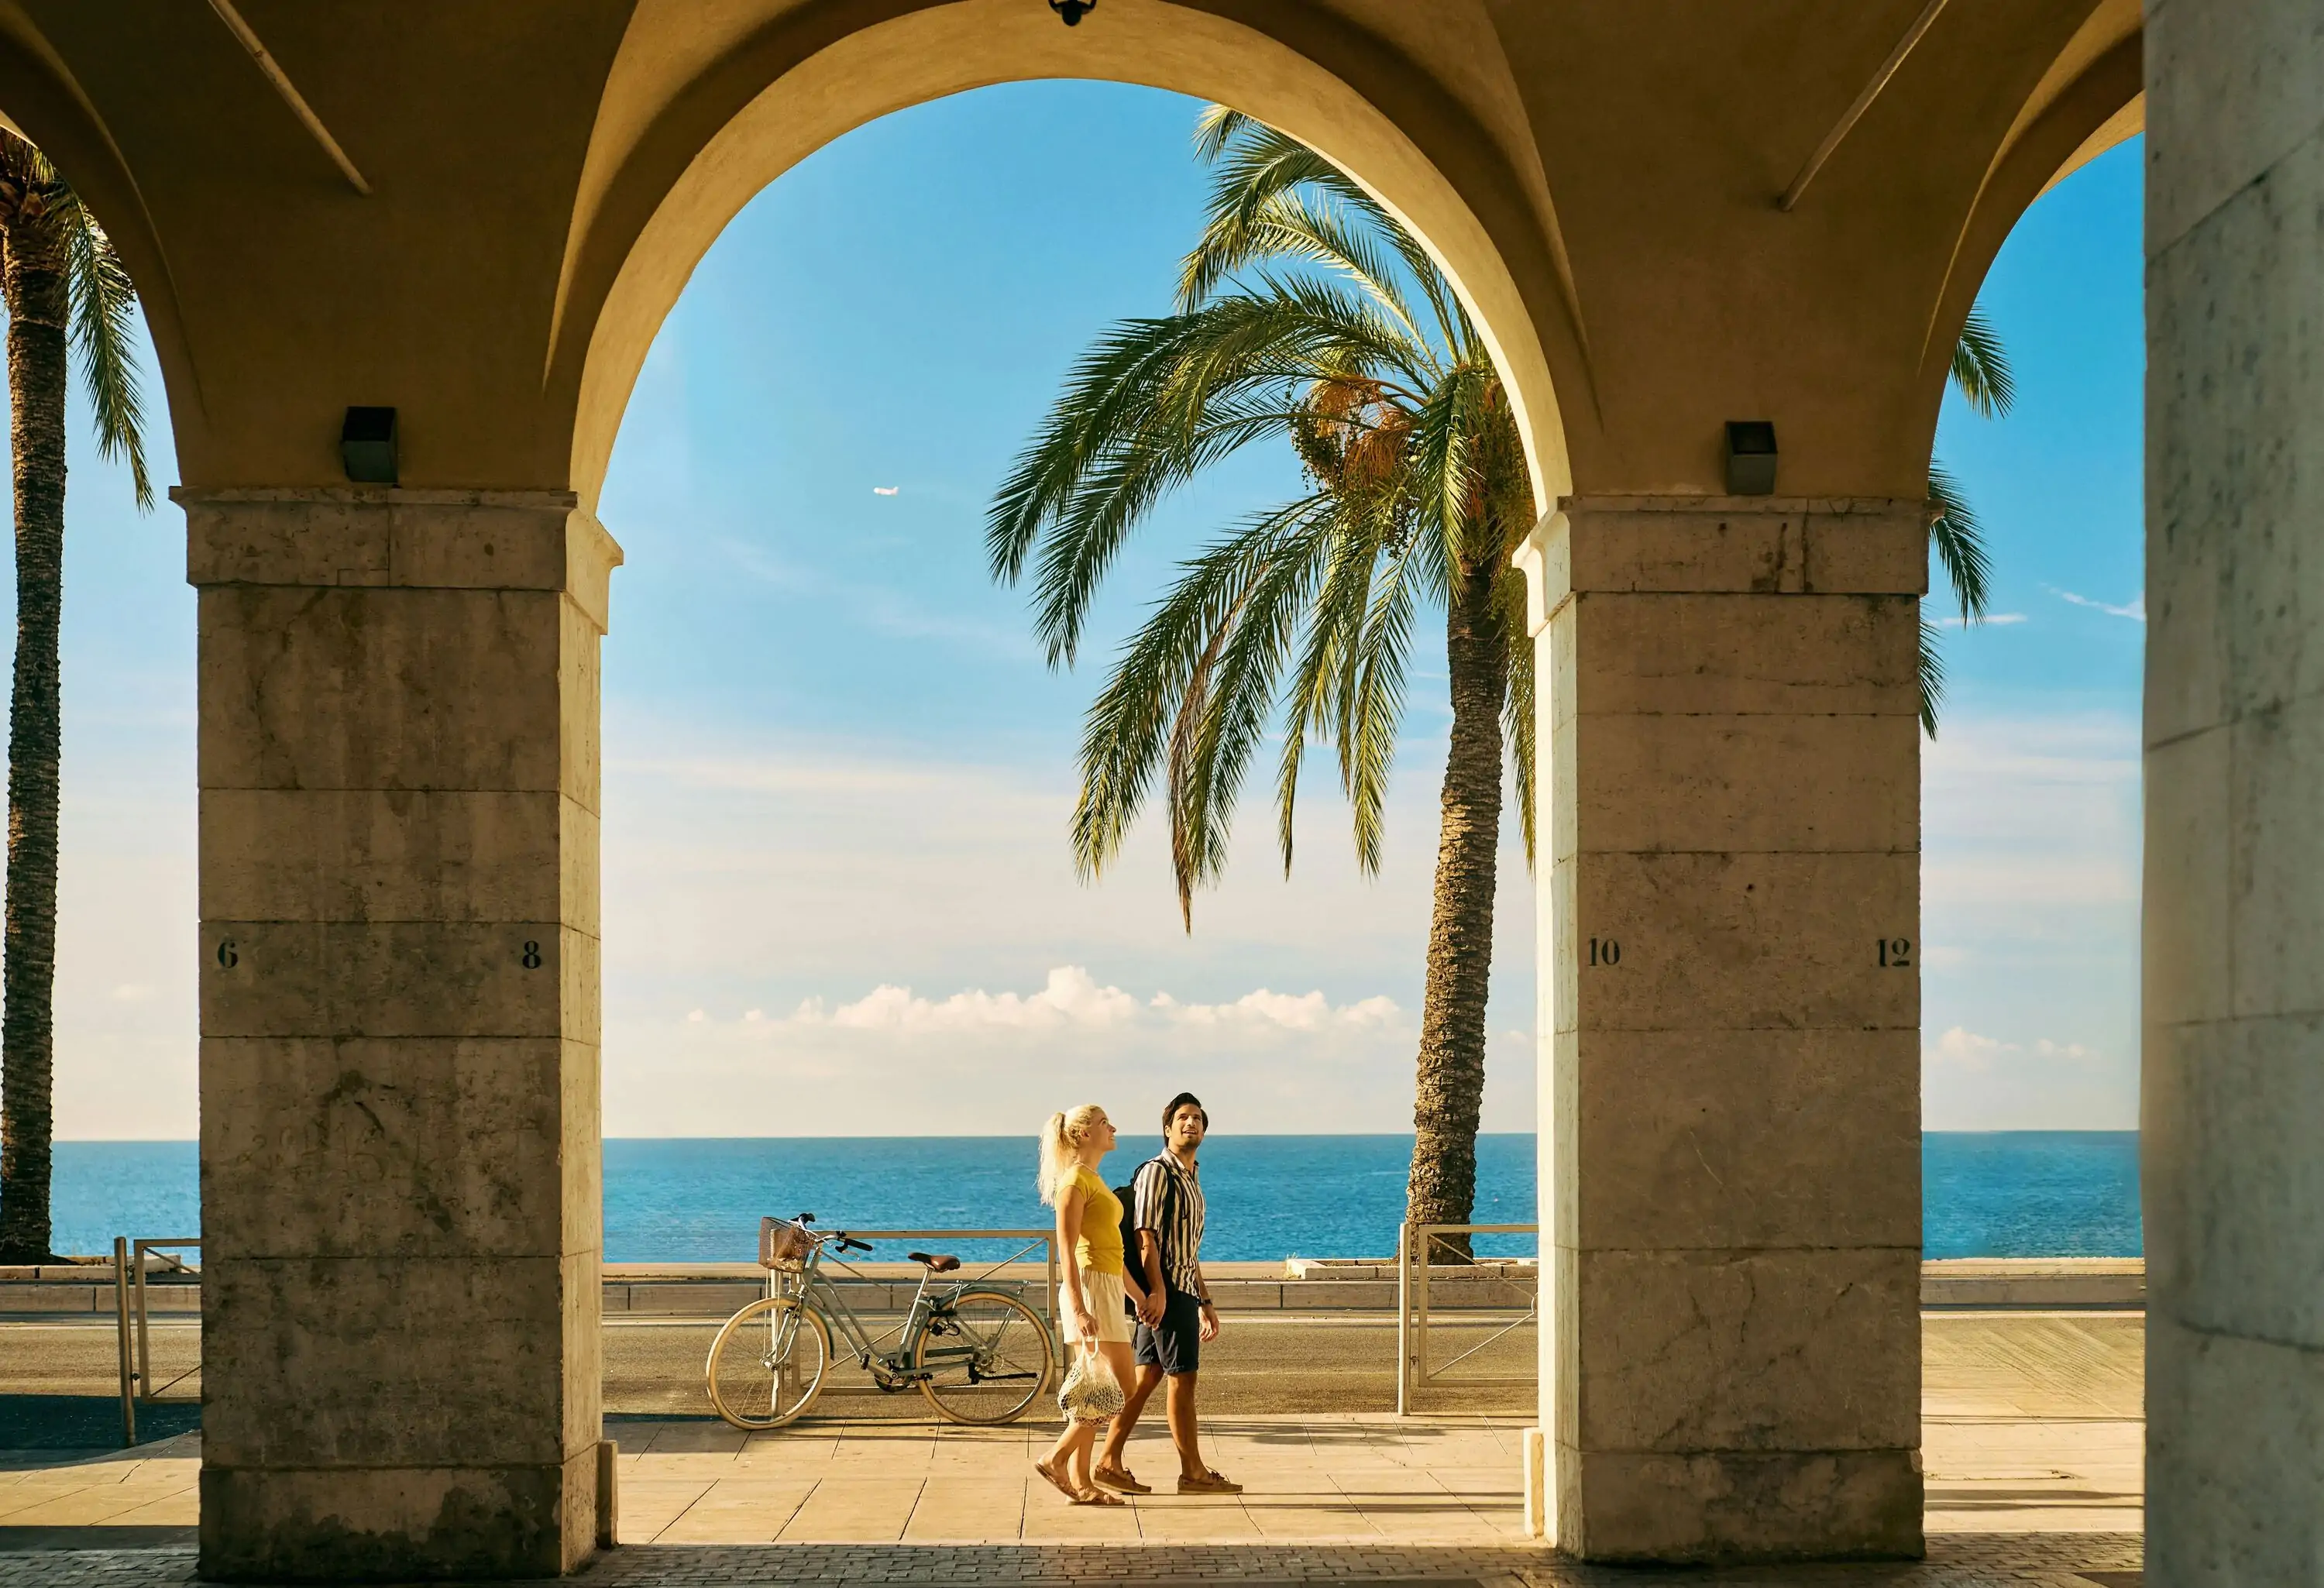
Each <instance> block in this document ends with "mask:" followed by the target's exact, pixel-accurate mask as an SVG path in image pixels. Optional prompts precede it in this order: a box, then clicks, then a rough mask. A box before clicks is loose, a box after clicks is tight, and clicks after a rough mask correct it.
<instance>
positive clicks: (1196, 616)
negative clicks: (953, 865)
mask: <svg viewBox="0 0 2324 1588" xmlns="http://www.w3.org/2000/svg"><path fill="white" fill-rule="evenodd" d="M1332 512H1333V503H1332V501H1331V499H1330V497H1328V496H1327V495H1325V494H1323V493H1320V492H1319V493H1316V494H1312V495H1309V496H1305V497H1303V498H1300V499H1299V500H1297V501H1295V502H1291V503H1286V504H1285V505H1283V506H1282V507H1279V508H1277V509H1276V510H1274V511H1273V512H1268V513H1264V514H1261V515H1259V517H1258V518H1256V519H1253V520H1252V521H1250V522H1249V523H1247V524H1245V525H1244V526H1243V527H1242V528H1241V529H1240V530H1238V531H1235V532H1234V533H1233V534H1231V535H1230V536H1228V537H1227V538H1225V539H1224V540H1221V541H1219V542H1218V543H1216V544H1215V545H1213V546H1212V547H1210V548H1208V549H1205V550H1204V551H1203V553H1202V554H1201V555H1199V556H1197V557H1195V558H1194V559H1192V560H1191V561H1189V562H1187V563H1185V564H1184V565H1183V566H1182V568H1181V570H1180V575H1181V577H1179V578H1178V580H1177V581H1176V583H1175V584H1174V585H1172V586H1171V587H1170V589H1169V590H1168V592H1167V594H1166V595H1164V597H1163V598H1162V600H1161V601H1160V602H1158V603H1157V604H1156V605H1155V607H1154V610H1153V611H1152V612H1151V613H1150V614H1148V617H1147V619H1146V621H1145V623H1142V624H1141V625H1139V629H1138V630H1137V632H1135V633H1133V634H1132V635H1131V636H1130V639H1129V641H1128V642H1125V644H1124V645H1123V647H1122V651H1121V654H1120V658H1119V659H1118V660H1117V661H1116V664H1115V667H1114V670H1113V673H1112V675H1111V677H1110V678H1109V679H1107V681H1106V684H1105V687H1104V688H1102V690H1101V691H1100V692H1099V694H1098V697H1097V698H1096V699H1095V700H1094V701H1093V702H1092V703H1091V706H1090V708H1089V713H1088V716H1086V718H1085V719H1084V727H1083V734H1082V752H1081V762H1082V792H1081V798H1080V799H1079V800H1078V802H1077V803H1076V805H1075V807H1074V818H1073V848H1074V863H1075V866H1076V868H1077V869H1078V870H1079V872H1080V873H1081V875H1082V876H1083V877H1084V879H1089V878H1094V877H1096V876H1098V875H1100V874H1102V872H1103V871H1104V869H1105V867H1106V866H1107V865H1108V864H1109V863H1111V861H1112V859H1113V858H1114V856H1115V855H1116V854H1119V853H1120V847H1121V844H1122V842H1123V840H1124V838H1125V837H1126V836H1128V833H1129V830H1130V826H1131V824H1132V823H1133V822H1135V820H1136V819H1137V817H1138V815H1139V810H1140V809H1141V808H1143V806H1144V804H1145V801H1146V799H1147V796H1148V793H1149V792H1150V791H1151V789H1152V784H1153V777H1154V773H1155V771H1157V769H1158V768H1159V766H1160V765H1161V762H1162V757H1163V754H1164V752H1165V750H1166V748H1167V743H1168V735H1169V734H1170V733H1171V731H1172V726H1173V724H1174V722H1175V721H1176V717H1177V716H1178V714H1179V712H1180V710H1181V708H1182V706H1183V703H1184V701H1185V697H1186V696H1187V695H1188V693H1189V692H1190V690H1193V689H1195V688H1202V689H1203V690H1205V691H1206V690H1207V688H1208V687H1209V686H1208V682H1207V679H1203V678H1198V675H1201V674H1203V672H1204V670H1205V669H1206V668H1213V667H1215V665H1216V652H1217V651H1218V649H1220V648H1221V647H1222V645H1223V643H1224V642H1223V639H1222V636H1223V635H1224V634H1226V633H1228V632H1231V631H1232V629H1233V628H1234V627H1235V625H1236V624H1237V623H1238V622H1239V621H1240V615H1241V614H1242V612H1243V610H1244V608H1245V606H1246V605H1247V604H1248V603H1249V601H1250V598H1251V595H1252V593H1253V591H1254V590H1255V589H1256V588H1257V586H1258V585H1259V581H1260V579H1261V578H1262V577H1263V576H1264V575H1265V573H1266V572H1267V570H1268V568H1273V567H1276V566H1277V565H1278V564H1280V563H1282V562H1284V561H1286V559H1287V560H1291V561H1297V560H1298V559H1303V558H1305V559H1313V558H1314V557H1315V556H1316V555H1317V554H1318V550H1319V549H1320V547H1321V546H1322V545H1323V543H1324V540H1325V534H1326V531H1327V527H1328V523H1329V521H1330V517H1331V514H1332ZM1206 658H1207V659H1208V660H1207V661H1206V660H1205V659H1206Z"/></svg>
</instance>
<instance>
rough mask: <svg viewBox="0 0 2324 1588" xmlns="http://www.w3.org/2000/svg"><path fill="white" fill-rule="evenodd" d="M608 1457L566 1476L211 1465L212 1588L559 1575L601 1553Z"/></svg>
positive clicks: (205, 1516)
mask: <svg viewBox="0 0 2324 1588" xmlns="http://www.w3.org/2000/svg"><path fill="white" fill-rule="evenodd" d="M598 1473H599V1454H598V1448H597V1447H596V1446H595V1445H592V1446H590V1447H589V1448H588V1449H586V1450H584V1451H582V1452H580V1453H579V1454H576V1455H575V1456H574V1457H573V1458H572V1459H570V1460H569V1461H567V1462H566V1463H564V1464H563V1465H562V1466H505V1467H368V1468H366V1467H353V1468H350V1467H333V1468H327V1469H321V1470H314V1469H309V1470H303V1471H302V1470H297V1469H290V1470H286V1469H283V1468H279V1467H278V1468H249V1467H242V1468H236V1467H215V1466H205V1467H204V1468H203V1469H202V1477H201V1508H202V1519H201V1567H200V1574H201V1577H202V1579H203V1581H205V1582H219V1583H412V1582H441V1581H445V1580H447V1579H450V1580H458V1581H464V1582H465V1581H491V1580H495V1579H510V1578H516V1579H524V1578H540V1577H558V1576H562V1575H564V1574H566V1573H567V1572H570V1571H573V1570H575V1569H576V1568H577V1567H578V1566H580V1565H582V1564H583V1563H584V1562H586V1561H587V1560H588V1559H589V1557H590V1556H592V1555H593V1554H595V1551H596V1546H597V1540H598V1529H599V1510H598V1506H599V1500H598V1492H597V1489H598Z"/></svg>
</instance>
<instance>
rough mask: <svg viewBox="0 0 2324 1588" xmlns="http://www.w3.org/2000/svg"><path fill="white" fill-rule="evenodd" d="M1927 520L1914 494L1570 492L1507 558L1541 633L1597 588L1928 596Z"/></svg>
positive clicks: (1665, 592)
mask: <svg viewBox="0 0 2324 1588" xmlns="http://www.w3.org/2000/svg"><path fill="white" fill-rule="evenodd" d="M1928 526H1929V505H1928V503H1926V502H1924V501H1918V500H1914V499H1913V498H1910V497H1904V498H1899V497H1891V496H1665V495H1579V496H1563V497H1560V498H1559V499H1558V503H1557V507H1556V509H1555V510H1554V512H1550V513H1548V514H1547V515H1545V517H1544V518H1543V519H1542V521H1541V522H1539V523H1538V524H1536V525H1535V526H1534V530H1533V532H1532V533H1531V534H1529V535H1527V536H1526V539H1525V540H1524V542H1523V543H1522V544H1520V545H1519V546H1518V548H1517V551H1516V552H1515V554H1514V555H1513V556H1512V557H1511V559H1510V561H1511V562H1512V563H1513V564H1514V565H1515V566H1516V567H1517V568H1519V569H1521V570H1522V571H1523V572H1524V574H1525V576H1526V617H1527V623H1528V626H1529V628H1530V631H1531V632H1533V633H1535V634H1539V633H1540V632H1541V631H1542V629H1543V627H1544V626H1545V624H1546V623H1548V622H1549V618H1550V614H1553V613H1554V612H1556V611H1557V609H1558V608H1559V607H1560V606H1562V605H1564V604H1565V602H1566V600H1567V599H1568V598H1569V597H1571V596H1572V595H1577V594H1580V593H1583V592H1589V591H1620V592H1631V593H1648V592H1651V593H1655V594H1659V595H1922V594H1923V593H1924V592H1925V591H1926V590H1927V589H1928V586H1929V559H1928Z"/></svg>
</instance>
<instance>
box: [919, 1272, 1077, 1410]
mask: <svg viewBox="0 0 2324 1588" xmlns="http://www.w3.org/2000/svg"><path fill="white" fill-rule="evenodd" d="M912 1366H913V1368H914V1369H915V1370H916V1371H918V1372H920V1373H922V1374H924V1375H925V1376H924V1377H923V1378H922V1379H921V1380H920V1393H921V1394H923V1395H925V1396H927V1398H928V1404H929V1405H930V1406H933V1407H935V1408H936V1411H937V1412H938V1414H939V1415H941V1416H943V1417H947V1418H949V1419H951V1420H952V1421H953V1422H955V1423H1006V1422H1012V1421H1014V1420H1015V1419H1016V1418H1018V1417H1022V1416H1024V1415H1025V1408H1027V1407H1028V1406H1030V1405H1032V1404H1033V1401H1034V1399H1035V1398H1036V1397H1037V1396H1038V1395H1039V1394H1040V1393H1041V1390H1043V1388H1044V1387H1046V1386H1047V1383H1048V1382H1049V1373H1050V1371H1051V1370H1052V1369H1053V1368H1054V1367H1056V1355H1055V1353H1052V1352H1051V1351H1050V1349H1049V1326H1048V1325H1047V1324H1045V1323H1043V1322H1042V1321H1041V1316H1040V1314H1038V1313H1037V1312H1035V1311H1034V1310H1033V1309H1032V1308H1031V1307H1029V1306H1026V1305H1025V1304H1024V1303H1023V1302H1021V1301H1019V1300H1018V1299H1017V1298H1016V1297H1013V1296H1002V1295H1001V1294H999V1293H998V1292H996V1291H991V1290H973V1291H971V1292H969V1293H968V1294H967V1295H965V1296H959V1297H954V1298H953V1299H952V1300H951V1301H948V1302H944V1303H940V1304H939V1305H937V1306H936V1307H935V1308H934V1309H932V1310H931V1311H930V1312H929V1314H928V1320H927V1327H926V1328H925V1329H923V1330H922V1331H921V1332H920V1337H919V1338H918V1340H916V1341H914V1342H913V1343H912Z"/></svg>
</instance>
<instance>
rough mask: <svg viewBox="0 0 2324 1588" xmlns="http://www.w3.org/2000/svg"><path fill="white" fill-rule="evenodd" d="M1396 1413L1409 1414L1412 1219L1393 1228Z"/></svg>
mask: <svg viewBox="0 0 2324 1588" xmlns="http://www.w3.org/2000/svg"><path fill="white" fill-rule="evenodd" d="M1396 1415H1397V1416H1398V1417H1410V1416H1411V1415H1412V1221H1411V1220H1409V1219H1406V1221H1405V1222H1404V1223H1400V1224H1398V1225H1397V1227H1396Z"/></svg>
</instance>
